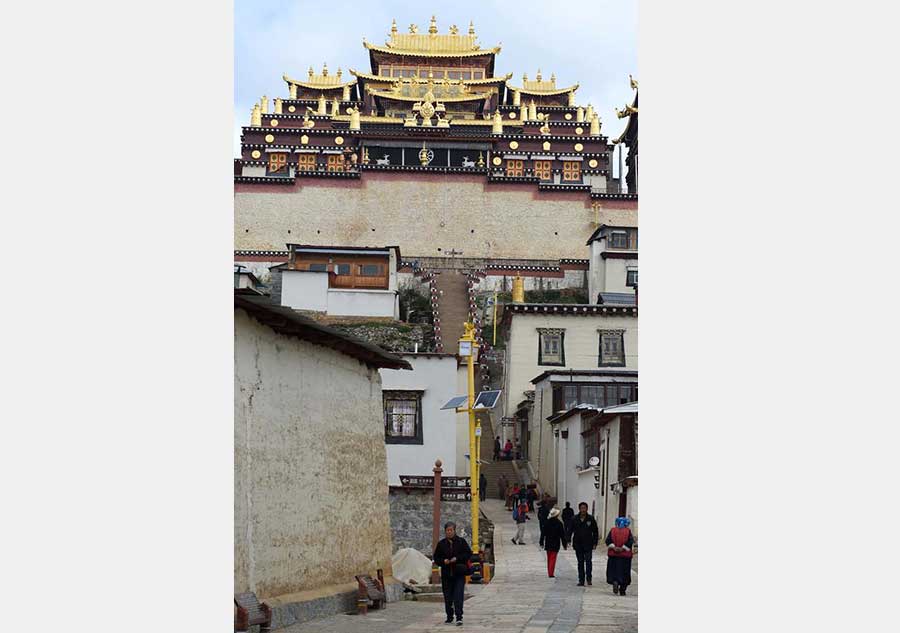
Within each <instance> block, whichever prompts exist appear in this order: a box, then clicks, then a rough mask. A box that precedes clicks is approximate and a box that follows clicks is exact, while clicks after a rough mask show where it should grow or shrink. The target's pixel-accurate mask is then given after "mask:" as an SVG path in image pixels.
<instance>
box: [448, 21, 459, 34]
mask: <svg viewBox="0 0 900 633" xmlns="http://www.w3.org/2000/svg"><path fill="white" fill-rule="evenodd" d="M450 35H459V28H457V26H456V25H455V24H451V25H450Z"/></svg>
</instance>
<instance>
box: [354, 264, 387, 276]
mask: <svg viewBox="0 0 900 633" xmlns="http://www.w3.org/2000/svg"><path fill="white" fill-rule="evenodd" d="M381 270H382V269H381V264H360V266H359V274H360V276H361V277H380V276H381V275H382V274H384V273H382V272H381Z"/></svg>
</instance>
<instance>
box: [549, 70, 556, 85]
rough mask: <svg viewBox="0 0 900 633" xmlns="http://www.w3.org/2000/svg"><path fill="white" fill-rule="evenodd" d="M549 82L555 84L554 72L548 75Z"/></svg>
mask: <svg viewBox="0 0 900 633" xmlns="http://www.w3.org/2000/svg"><path fill="white" fill-rule="evenodd" d="M550 83H552V84H556V73H552V74H551V75H550Z"/></svg>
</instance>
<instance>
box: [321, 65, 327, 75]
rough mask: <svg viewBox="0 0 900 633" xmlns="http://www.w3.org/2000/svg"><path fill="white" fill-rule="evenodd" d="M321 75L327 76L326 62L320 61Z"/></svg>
mask: <svg viewBox="0 0 900 633" xmlns="http://www.w3.org/2000/svg"><path fill="white" fill-rule="evenodd" d="M322 76H323V77H327V76H328V62H322Z"/></svg>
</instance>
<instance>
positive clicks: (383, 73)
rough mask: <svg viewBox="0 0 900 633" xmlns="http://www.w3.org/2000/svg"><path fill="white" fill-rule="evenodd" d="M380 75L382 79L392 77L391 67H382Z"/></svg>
mask: <svg viewBox="0 0 900 633" xmlns="http://www.w3.org/2000/svg"><path fill="white" fill-rule="evenodd" d="M378 74H379V75H381V76H382V77H390V76H391V68H390V66H382V67H381V68H379V69H378Z"/></svg>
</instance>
